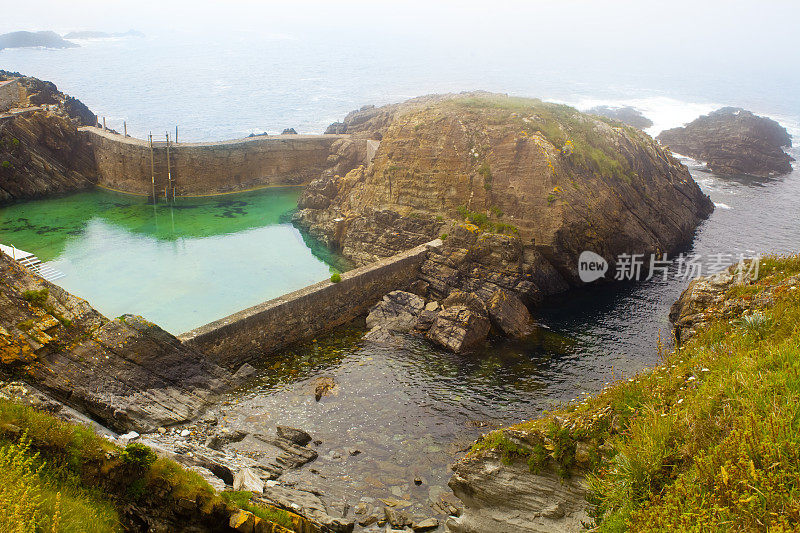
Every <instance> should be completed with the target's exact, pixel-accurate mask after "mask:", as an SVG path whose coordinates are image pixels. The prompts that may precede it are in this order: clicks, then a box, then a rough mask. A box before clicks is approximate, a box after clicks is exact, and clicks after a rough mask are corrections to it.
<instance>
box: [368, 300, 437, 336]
mask: <svg viewBox="0 0 800 533" xmlns="http://www.w3.org/2000/svg"><path fill="white" fill-rule="evenodd" d="M424 307H425V300H424V299H423V298H422V297H420V296H417V295H416V294H412V293H410V292H405V291H392V292H390V293H389V294H387V295H386V296H384V297H383V299H382V300H381V301H380V302H378V303H377V304H375V305H374V306H372V308H371V309H370V311H369V314H368V315H367V328H369V329H372V328H375V327H377V326H380V327H381V328H382V329H384V330H388V331H399V332H407V331H411V330H412V329H413V328H414V326H415V324H416V323H417V317H418V316H419V314H420V313H421V312H422V310H423V308H424Z"/></svg>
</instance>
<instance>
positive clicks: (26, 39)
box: [0, 31, 78, 50]
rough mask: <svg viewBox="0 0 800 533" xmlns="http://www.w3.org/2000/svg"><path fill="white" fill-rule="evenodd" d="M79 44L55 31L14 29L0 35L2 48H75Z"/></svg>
mask: <svg viewBox="0 0 800 533" xmlns="http://www.w3.org/2000/svg"><path fill="white" fill-rule="evenodd" d="M76 46H78V45H77V44H75V43H71V42H69V41H66V40H64V39H62V38H61V36H60V35H59V34H57V33H56V32H54V31H12V32H10V33H4V34H2V35H0V50H2V49H3V48H30V47H42V48H74V47H76Z"/></svg>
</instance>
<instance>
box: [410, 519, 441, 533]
mask: <svg viewBox="0 0 800 533" xmlns="http://www.w3.org/2000/svg"><path fill="white" fill-rule="evenodd" d="M437 527H439V520H437V519H436V518H428V519H426V520H420V521H419V522H414V523H413V524H411V529H413V530H414V531H430V530H431V529H436V528H437Z"/></svg>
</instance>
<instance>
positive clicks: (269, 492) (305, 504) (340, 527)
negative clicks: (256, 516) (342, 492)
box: [259, 486, 355, 533]
mask: <svg viewBox="0 0 800 533" xmlns="http://www.w3.org/2000/svg"><path fill="white" fill-rule="evenodd" d="M259 499H261V500H262V501H264V502H266V503H269V504H270V505H275V506H277V507H282V508H284V509H289V510H292V511H294V512H296V513H299V514H301V515H302V516H304V517H306V518H309V519H310V520H313V521H315V522H317V523H319V524H321V525H323V526H325V527H327V528H328V529H329V530H330V531H335V532H337V533H350V532H351V531H353V528H354V527H355V521H354V520H348V519H346V518H341V517H334V516H331V515H330V514H329V510H328V508H327V506H326V505H325V503H324V502H323V501H322V499H321V498H320V496H319V495H318V494H315V493H313V492H310V491H306V490H302V489H296V488H290V487H285V486H275V487H265V488H264V494H263V496H261V497H260V498H259Z"/></svg>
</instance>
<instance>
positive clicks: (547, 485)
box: [446, 451, 590, 533]
mask: <svg viewBox="0 0 800 533" xmlns="http://www.w3.org/2000/svg"><path fill="white" fill-rule="evenodd" d="M454 472H455V473H454V474H453V477H452V478H451V479H450V482H449V485H450V488H451V489H453V492H454V493H455V495H456V496H457V497H458V498H459V499H460V500H461V501H462V502H464V511H463V512H462V513H461V516H458V517H450V518H449V519H448V520H447V523H446V526H447V531H450V532H452V533H485V532H488V531H491V532H493V533H554V532H565V533H566V532H570V533H572V532H576V531H582V530H583V529H584V527H583V523H588V522H590V520H589V516H588V514H587V510H588V503H587V501H586V491H585V489H584V488H583V479H582V478H581V477H580V476H574V477H570V478H568V479H563V478H561V477H560V476H558V474H556V473H555V472H554V471H552V470H546V471H543V472H540V473H538V474H532V473H531V471H530V467H529V466H528V464H527V462H525V461H522V460H519V459H517V460H512V461H510V462H509V461H505V462H504V461H503V459H502V456H501V454H500V453H499V452H496V451H493V452H486V453H483V454H480V455H472V456H468V457H467V458H466V459H464V460H463V461H460V462H459V463H457V464H456V465H455V466H454Z"/></svg>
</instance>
